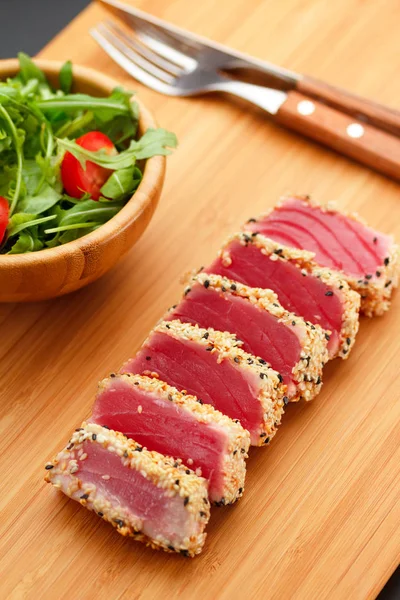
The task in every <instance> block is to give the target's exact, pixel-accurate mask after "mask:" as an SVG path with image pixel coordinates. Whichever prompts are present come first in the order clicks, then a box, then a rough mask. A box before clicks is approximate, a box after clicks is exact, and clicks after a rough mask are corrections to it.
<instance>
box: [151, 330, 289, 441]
mask: <svg viewBox="0 0 400 600" xmlns="http://www.w3.org/2000/svg"><path fill="white" fill-rule="evenodd" d="M153 331H154V332H160V333H165V334H167V335H170V336H172V337H174V338H175V339H183V340H187V341H190V342H195V343H196V344H200V345H201V346H204V348H207V349H208V350H209V351H210V353H212V354H217V360H218V362H222V361H224V360H228V361H229V362H230V363H231V364H232V366H234V367H235V368H236V369H240V370H241V371H242V372H243V373H247V374H248V375H249V376H250V377H252V378H254V377H256V378H257V382H258V385H259V392H258V400H259V402H260V404H261V407H262V411H263V421H262V423H260V428H259V431H258V435H257V439H255V438H254V437H253V438H252V440H251V445H252V446H261V445H264V444H265V443H266V440H268V441H270V440H271V439H272V437H273V436H274V435H275V433H276V430H277V427H278V426H279V424H280V422H281V417H282V414H283V411H284V404H285V403H284V397H285V393H286V385H283V384H282V382H281V379H282V378H281V376H280V375H279V373H277V372H276V371H274V370H273V369H271V367H269V366H268V365H263V364H260V363H259V362H258V361H257V358H256V357H254V356H253V355H252V354H248V353H247V352H244V350H242V349H241V348H240V345H241V342H240V341H239V340H237V339H236V337H235V336H234V335H232V334H229V333H227V332H222V331H216V330H214V329H212V328H208V329H203V328H201V327H198V325H190V324H189V323H181V322H180V321H179V320H173V321H162V322H161V323H159V324H158V325H157V326H156V327H155V328H154V329H153ZM205 334H206V335H205ZM150 335H151V334H150ZM145 344H146V342H145Z"/></svg>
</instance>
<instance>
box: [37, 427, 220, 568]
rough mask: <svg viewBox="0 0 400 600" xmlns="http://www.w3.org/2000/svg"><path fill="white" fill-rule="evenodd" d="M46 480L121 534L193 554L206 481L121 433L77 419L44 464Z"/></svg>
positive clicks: (199, 539)
mask: <svg viewBox="0 0 400 600" xmlns="http://www.w3.org/2000/svg"><path fill="white" fill-rule="evenodd" d="M46 469H47V475H46V481H48V482H49V483H52V484H53V485H54V486H55V487H56V488H59V489H61V491H63V492H64V494H66V495H67V496H69V497H70V498H73V499H74V500H77V501H78V502H80V503H81V504H82V505H83V506H85V507H86V508H88V509H89V510H93V511H95V512H96V513H97V514H98V515H99V516H100V517H102V518H103V519H104V520H105V521H108V522H109V523H111V524H112V525H113V527H115V528H116V529H117V531H118V532H119V533H121V534H122V535H125V536H131V537H133V538H135V539H137V540H139V541H142V542H145V543H146V544H147V545H148V546H151V547H152V548H163V549H164V550H167V551H168V550H169V551H175V552H181V553H182V554H185V555H187V556H194V555H196V554H198V553H199V552H201V549H202V547H203V545H204V541H205V537H206V534H205V533H204V529H205V527H206V525H207V522H208V519H209V516H210V507H209V501H208V495H207V482H206V480H205V479H203V478H202V477H198V476H197V475H196V474H195V473H194V472H193V471H191V470H189V469H187V467H185V466H183V465H181V464H178V463H176V462H175V461H174V459H173V458H170V457H167V456H163V455H162V454H159V453H158V452H149V451H148V450H146V449H144V448H142V446H140V445H139V444H137V443H136V442H134V441H133V440H128V439H127V438H126V437H125V436H123V435H122V434H121V433H116V432H115V431H110V430H108V429H106V428H104V427H101V426H100V425H95V424H88V425H87V424H86V423H83V425H82V427H81V428H79V429H77V430H76V431H75V432H74V433H73V435H72V438H71V439H70V441H69V443H68V446H67V447H66V448H65V449H64V450H62V451H61V452H60V453H59V454H58V455H57V456H56V457H55V459H54V460H53V461H52V462H51V463H48V464H47V465H46Z"/></svg>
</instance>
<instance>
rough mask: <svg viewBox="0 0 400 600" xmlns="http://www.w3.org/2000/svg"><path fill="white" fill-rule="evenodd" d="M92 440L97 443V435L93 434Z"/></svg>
mask: <svg viewBox="0 0 400 600" xmlns="http://www.w3.org/2000/svg"><path fill="white" fill-rule="evenodd" d="M92 440H93V441H94V442H95V441H96V440H97V435H96V434H95V433H92Z"/></svg>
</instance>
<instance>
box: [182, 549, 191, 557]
mask: <svg viewBox="0 0 400 600" xmlns="http://www.w3.org/2000/svg"><path fill="white" fill-rule="evenodd" d="M180 553H181V554H183V556H190V554H189V550H180Z"/></svg>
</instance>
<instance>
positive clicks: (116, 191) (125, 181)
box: [100, 166, 142, 200]
mask: <svg viewBox="0 0 400 600" xmlns="http://www.w3.org/2000/svg"><path fill="white" fill-rule="evenodd" d="M141 180H142V172H141V170H140V169H138V167H135V166H132V167H126V168H125V169H119V170H118V171H114V173H113V174H112V175H111V176H110V177H109V178H108V179H107V181H106V182H105V184H104V185H103V187H102V188H101V190H100V191H101V193H102V194H103V196H105V198H108V199H110V200H121V198H124V197H125V196H127V195H128V194H132V193H133V192H134V190H135V189H136V188H137V187H138V185H139V183H140V182H141Z"/></svg>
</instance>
